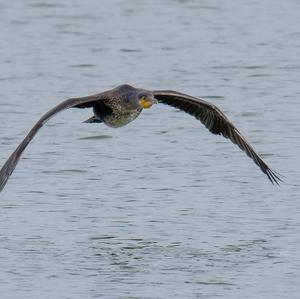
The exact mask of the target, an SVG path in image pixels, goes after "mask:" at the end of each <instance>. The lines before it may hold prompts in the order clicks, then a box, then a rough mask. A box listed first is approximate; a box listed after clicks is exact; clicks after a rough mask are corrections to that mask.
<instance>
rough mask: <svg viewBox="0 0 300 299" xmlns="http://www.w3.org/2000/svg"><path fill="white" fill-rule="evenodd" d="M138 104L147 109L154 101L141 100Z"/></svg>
mask: <svg viewBox="0 0 300 299" xmlns="http://www.w3.org/2000/svg"><path fill="white" fill-rule="evenodd" d="M139 104H140V105H141V107H143V108H145V109H147V108H150V107H151V106H152V105H153V104H154V101H153V100H152V99H147V98H142V99H140V101H139Z"/></svg>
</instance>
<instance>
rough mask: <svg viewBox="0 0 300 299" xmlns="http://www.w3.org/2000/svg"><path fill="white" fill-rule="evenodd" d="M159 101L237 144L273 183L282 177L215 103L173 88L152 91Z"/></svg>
mask: <svg viewBox="0 0 300 299" xmlns="http://www.w3.org/2000/svg"><path fill="white" fill-rule="evenodd" d="M152 93H153V95H154V97H155V98H156V99H157V100H158V102H159V103H162V104H167V105H170V106H173V107H175V108H178V109H180V110H183V111H184V112H186V113H188V114H190V115H192V116H194V117H195V118H197V119H198V120H200V121H201V122H202V123H203V124H204V125H205V127H206V128H207V129H208V130H209V131H210V132H211V133H213V134H219V135H223V136H224V137H225V138H228V139H230V140H231V141H232V142H233V143H234V144H237V145H238V146H239V148H240V149H241V150H243V151H244V152H245V153H246V154H247V155H248V156H249V157H250V158H251V159H252V160H253V161H254V163H255V164H256V165H258V166H259V168H260V169H261V171H262V172H263V173H265V174H266V175H267V177H268V178H269V180H270V181H271V182H272V183H276V184H278V182H279V181H281V179H280V178H279V177H278V175H276V173H275V172H274V171H273V170H271V169H270V168H269V166H268V165H267V164H266V163H265V162H264V161H263V160H262V158H261V157H260V156H259V155H258V154H257V153H256V152H255V150H254V149H253V148H252V146H251V145H250V144H249V142H248V141H247V140H246V138H245V137H244V136H243V135H242V134H241V133H240V132H239V130H238V129H237V128H236V127H235V126H234V125H233V124H232V123H231V122H230V121H229V119H228V118H227V117H226V115H225V114H224V113H223V112H222V111H221V110H220V109H219V108H218V107H216V106H215V105H213V104H211V103H209V102H207V101H204V100H202V99H199V98H196V97H192V96H189V95H186V94H183V93H180V92H177V91H172V90H156V91H153V92H152Z"/></svg>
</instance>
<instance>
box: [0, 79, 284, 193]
mask: <svg viewBox="0 0 300 299" xmlns="http://www.w3.org/2000/svg"><path fill="white" fill-rule="evenodd" d="M157 103H161V104H165V105H169V106H172V107H175V108H177V109H180V110H182V111H184V112H186V113H188V114H190V115H192V116H194V117H195V118H196V119H198V120H199V121H200V122H202V123H203V124H204V125H205V127H206V128H207V129H208V130H209V131H210V132H211V133H213V134H218V135H222V136H224V137H225V138H228V139H230V140H231V141H232V142H233V143H234V144H236V145H238V146H239V148H240V149H241V150H243V151H244V152H245V153H246V154H247V155H248V156H249V157H250V158H251V159H252V160H253V161H254V163H255V164H256V165H257V166H258V167H259V168H260V169H261V171H262V172H263V173H264V174H266V175H267V177H268V178H269V180H270V181H271V182H272V183H276V184H278V183H279V181H281V179H280V178H279V176H278V175H277V174H276V173H275V172H274V171H273V170H271V169H270V168H269V166H268V165H267V164H266V163H265V162H264V161H263V160H262V158H261V157H260V156H259V155H258V154H257V153H256V152H255V150H254V149H253V148H252V146H251V145H250V144H249V142H248V141H247V140H246V138H245V137H243V135H242V134H241V133H240V132H239V130H238V129H237V128H236V127H235V126H234V125H233V124H232V123H231V122H230V120H229V119H228V118H227V117H226V116H225V114H224V113H223V112H222V111H221V110H220V109H219V108H218V107H216V106H215V105H213V104H211V103H209V102H207V101H205V100H203V99H201V98H197V97H193V96H190V95H187V94H183V93H180V92H177V91H172V90H154V91H150V90H146V89H141V88H135V87H132V86H130V85H127V84H125V85H120V86H118V87H116V88H114V89H111V90H108V91H105V92H102V93H98V94H94V95H91V96H86V97H80V98H71V99H67V100H65V101H63V102H61V103H60V104H58V105H57V106H55V107H54V108H52V109H51V110H49V111H48V112H47V113H45V114H44V115H43V116H42V117H41V118H40V119H39V120H38V121H37V123H36V124H35V125H34V126H33V127H32V129H31V130H30V131H29V133H28V134H27V135H26V137H25V138H24V139H23V141H22V142H21V143H20V144H19V146H18V147H17V148H16V150H15V151H14V152H13V153H12V154H11V155H10V157H9V158H8V159H7V161H6V162H5V164H4V165H3V167H2V168H1V170H0V192H1V191H2V189H3V188H4V186H5V185H6V182H7V180H8V179H9V177H10V175H11V174H12V172H13V171H14V169H15V167H16V165H17V163H18V161H19V159H20V157H21V154H22V153H23V151H24V150H25V148H26V147H27V145H28V144H29V142H30V141H31V140H32V139H33V137H34V136H35V135H36V133H37V132H38V130H39V129H40V128H41V127H42V126H43V125H44V124H45V123H46V122H47V121H48V120H49V119H50V118H51V117H53V116H54V115H56V114H57V113H59V112H61V111H63V110H65V109H69V108H93V112H94V115H93V116H92V117H91V118H89V119H88V120H87V121H85V122H88V123H101V122H103V123H104V124H106V125H108V126H110V127H114V128H118V127H122V126H125V125H127V124H128V123H129V122H131V121H133V120H134V119H136V118H137V117H138V116H139V114H140V113H141V112H142V110H143V109H147V108H150V107H151V106H152V105H153V104H157Z"/></svg>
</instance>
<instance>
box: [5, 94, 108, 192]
mask: <svg viewBox="0 0 300 299" xmlns="http://www.w3.org/2000/svg"><path fill="white" fill-rule="evenodd" d="M103 95H104V93H100V94H95V95H91V96H87V97H81V98H71V99H68V100H65V101H63V102H62V103H60V104H58V105H57V106H55V107H54V108H52V109H51V110H49V111H48V112H47V113H45V114H44V115H43V116H42V117H41V118H40V119H39V121H38V122H37V123H36V124H35V125H34V126H33V128H32V129H31V130H30V131H29V133H28V134H27V135H26V137H25V138H24V139H23V141H22V142H21V143H20V144H19V146H18V147H17V148H16V150H15V151H14V152H13V153H12V154H11V156H10V157H9V158H8V159H7V161H6V162H5V164H4V165H3V167H2V168H1V170H0V192H1V191H2V189H3V188H4V186H5V184H6V182H7V180H8V179H9V177H10V175H11V174H12V172H13V171H14V169H15V167H16V165H17V163H18V161H19V159H20V157H21V154H22V152H23V151H24V150H25V148H26V146H27V145H28V144H29V142H30V141H31V140H32V139H33V137H34V136H35V134H36V133H37V132H38V130H39V129H40V128H41V127H42V126H43V125H44V124H45V123H46V122H47V121H48V120H49V119H50V118H51V117H53V116H54V115H55V114H57V113H59V112H61V111H63V110H65V109H68V108H72V107H76V108H88V107H93V103H95V102H97V101H100V100H102V99H103Z"/></svg>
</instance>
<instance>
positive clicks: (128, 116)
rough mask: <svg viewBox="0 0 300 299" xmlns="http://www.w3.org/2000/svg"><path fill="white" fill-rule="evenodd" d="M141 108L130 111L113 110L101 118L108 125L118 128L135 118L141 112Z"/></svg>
mask: <svg viewBox="0 0 300 299" xmlns="http://www.w3.org/2000/svg"><path fill="white" fill-rule="evenodd" d="M141 111H142V109H138V110H134V111H130V112H124V111H122V112H116V111H114V112H113V113H111V114H110V115H107V116H105V117H103V118H102V120H103V122H104V123H105V124H106V125H108V126H109V127H113V128H119V127H123V126H125V125H127V124H128V123H130V122H131V121H133V120H135V119H136V118H137V117H138V116H139V114H140V113H141Z"/></svg>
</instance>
